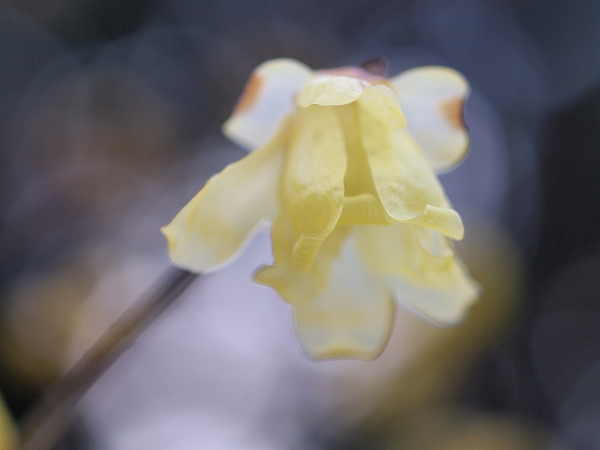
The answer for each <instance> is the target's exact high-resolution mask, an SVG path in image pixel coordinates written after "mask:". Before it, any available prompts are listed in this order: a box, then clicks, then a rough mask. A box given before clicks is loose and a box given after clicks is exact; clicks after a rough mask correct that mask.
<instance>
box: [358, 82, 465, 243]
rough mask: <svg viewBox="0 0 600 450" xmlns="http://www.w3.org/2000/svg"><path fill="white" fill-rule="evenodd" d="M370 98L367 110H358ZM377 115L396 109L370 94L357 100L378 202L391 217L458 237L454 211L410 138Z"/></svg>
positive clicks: (459, 229)
mask: <svg viewBox="0 0 600 450" xmlns="http://www.w3.org/2000/svg"><path fill="white" fill-rule="evenodd" d="M367 99H368V102H369V103H372V104H373V106H371V109H367V108H364V107H362V103H363V102H366V101H367ZM375 105H379V108H378V110H379V114H380V115H381V114H384V113H385V111H389V114H394V111H395V108H393V107H392V106H390V105H389V104H388V103H387V102H386V101H384V100H382V99H381V98H379V97H377V96H374V95H373V96H370V95H369V93H368V92H365V95H364V96H363V97H361V99H360V101H359V102H358V115H359V123H360V133H361V138H362V143H363V147H364V149H365V152H366V155H367V159H368V161H369V167H370V169H371V175H372V177H373V183H374V185H375V189H376V191H377V194H378V196H379V199H380V200H381V203H382V205H383V207H384V209H385V211H386V212H387V214H389V215H390V216H391V217H392V218H393V219H395V220H397V221H400V222H414V223H418V224H419V225H421V226H423V227H427V228H431V229H433V230H435V231H438V232H440V233H442V234H445V235H447V236H449V237H452V238H453V239H462V236H463V233H464V230H463V226H462V221H461V219H460V216H459V215H458V214H457V213H456V212H455V211H453V210H452V208H451V207H450V203H449V202H448V199H447V198H446V194H445V193H444V189H443V188H442V186H441V184H440V182H439V180H438V178H437V176H436V174H435V173H434V172H433V170H432V168H431V166H430V164H429V162H428V161H427V160H426V159H425V157H424V155H423V153H422V152H421V150H420V149H419V147H418V146H417V145H416V144H415V142H414V140H413V139H412V138H411V136H410V135H409V134H408V133H407V132H406V131H405V130H404V129H398V127H394V126H391V123H393V122H388V123H386V122H385V121H383V120H381V119H380V118H379V117H376V116H375V115H374V114H373V113H371V110H373V109H376V108H375Z"/></svg>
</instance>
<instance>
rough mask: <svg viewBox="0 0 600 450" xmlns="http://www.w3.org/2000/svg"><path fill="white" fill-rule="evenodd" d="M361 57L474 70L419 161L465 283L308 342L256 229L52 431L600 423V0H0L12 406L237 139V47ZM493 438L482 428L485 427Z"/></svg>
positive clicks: (260, 56)
mask: <svg viewBox="0 0 600 450" xmlns="http://www.w3.org/2000/svg"><path fill="white" fill-rule="evenodd" d="M281 56H287V57H292V58H296V59H299V60H301V61H303V62H304V63H306V64H308V65H309V66H311V67H313V68H315V69H317V68H327V67H335V66H341V65H359V64H360V63H361V62H362V61H364V60H366V59H368V58H372V57H377V56H382V57H383V58H384V59H385V60H386V62H387V65H388V71H389V73H388V75H394V74H396V73H398V72H400V71H402V70H404V69H406V68H409V67H413V66H417V65H424V64H443V65H448V66H451V67H453V68H455V69H457V70H459V71H461V72H462V73H463V74H464V75H465V76H466V78H467V79H468V80H469V82H470V83H471V86H472V95H471V97H470V99H469V101H468V103H467V108H466V112H465V118H466V122H467V125H468V126H469V128H470V131H471V136H472V149H471V153H470V155H469V156H468V158H467V159H466V160H465V162H463V163H462V164H461V166H460V167H459V168H458V169H457V170H455V171H454V172H451V173H448V174H444V175H442V177H441V179H442V182H443V183H444V185H445V187H446V190H447V192H448V195H449V198H450V199H451V201H452V202H453V204H454V206H455V208H456V209H457V210H458V211H459V213H460V214H461V215H462V216H463V217H464V219H465V224H466V227H467V231H466V232H467V239H466V240H465V242H464V243H461V245H460V246H458V250H459V252H461V254H462V256H463V258H464V260H465V261H466V264H467V265H468V266H469V267H470V268H471V270H472V272H473V274H474V276H475V278H477V279H478V281H480V283H481V284H482V285H483V287H484V290H485V296H484V298H483V299H482V301H481V302H480V305H478V306H476V307H475V308H474V310H473V313H472V315H471V316H470V318H469V319H467V321H466V322H465V324H464V325H463V326H461V327H459V328H458V329H455V330H440V329H435V328H434V327H431V326H430V325H428V324H423V323H421V322H420V319H418V318H414V317H413V316H411V315H410V313H407V312H405V311H400V312H399V317H398V318H397V321H398V323H397V325H396V330H395V331H394V335H393V338H392V343H391V344H390V347H389V348H388V349H387V350H386V351H385V352H384V355H382V357H381V358H380V360H378V361H377V362H376V363H373V364H372V365H368V364H364V363H353V362H349V361H338V362H332V363H314V362H311V361H309V360H307V359H306V358H305V357H304V356H303V355H302V354H301V351H300V349H299V346H298V345H297V344H296V342H295V341H294V337H293V325H292V324H291V321H290V319H289V311H288V309H287V307H286V305H285V304H284V303H283V302H281V301H279V300H278V299H277V298H276V296H275V295H274V294H272V293H271V292H270V291H268V290H266V289H265V288H261V287H257V286H255V285H253V284H252V283H251V281H250V280H251V277H250V275H251V272H252V270H253V268H255V267H256V266H257V265H259V264H260V263H264V262H268V261H269V257H270V256H269V248H268V247H269V244H268V236H267V235H266V234H264V233H263V234H262V235H260V236H259V237H258V238H257V240H256V241H255V242H253V243H252V244H251V245H250V247H249V249H248V251H247V252H246V254H245V255H244V256H243V257H242V259H241V260H239V261H238V262H236V263H235V264H234V265H232V266H230V267H228V268H227V269H225V270H224V271H223V272H220V273H218V274H215V275H210V276H207V277H205V278H202V279H201V280H200V281H199V282H198V283H196V285H195V286H194V287H193V289H190V291H189V292H188V293H186V295H185V296H183V297H182V298H181V299H180V301H179V302H178V303H177V304H176V305H174V306H173V307H172V308H170V309H169V311H167V313H165V314H164V315H163V317H161V318H160V319H159V320H158V321H157V322H156V323H155V324H154V325H153V326H152V327H151V328H150V329H149V330H148V331H147V332H146V333H145V334H144V336H142V337H141V338H140V339H139V340H138V342H137V343H136V345H135V346H134V347H133V348H132V349H131V350H129V351H128V352H127V353H126V354H125V355H123V357H122V358H120V359H119V361H117V363H116V364H115V365H114V367H112V368H111V370H110V371H109V372H108V373H107V374H106V375H105V376H104V377H103V378H102V379H101V380H100V381H99V382H98V383H97V385H96V386H94V388H93V389H92V390H91V391H90V393H89V394H88V396H86V398H85V399H84V400H83V402H82V404H81V405H80V409H79V414H78V417H79V419H78V420H77V422H76V423H75V424H74V425H73V427H72V429H70V430H69V431H68V432H67V433H66V434H65V437H64V439H63V440H62V441H61V443H59V444H58V447H57V448H65V449H67V448H69V449H71V448H72V449H111V450H112V449H137V448H139V449H153V448H156V449H163V448H164V449H167V448H176V449H186V448H190V449H192V448H207V449H230V448H231V449H254V448H256V449H259V448H260V449H270V448H274V449H288V448H289V449H363V448H370V449H379V448H381V449H395V448H403V449H413V448H414V449H421V448H423V449H426V448H439V449H455V448H456V449H459V448H462V449H466V448H498V449H503V448H507V449H508V448H511V449H512V448H524V449H529V448H553V449H571V448H573V449H596V448H600V327H599V326H598V323H599V322H600V252H599V251H600V246H599V245H600V232H599V230H600V2H597V1H594V0H581V1H574V2H565V1H560V0H545V1H541V0H371V1H358V0H347V1H345V2H327V1H323V0H303V1H299V0H287V1H285V2H278V1H273V0H256V1H244V0H222V1H200V0H119V1H117V0H2V1H0V392H1V393H2V395H3V397H4V398H5V400H6V402H7V404H8V406H9V408H10V409H11V411H12V413H13V414H14V416H15V417H16V418H17V419H18V418H20V417H22V416H23V414H25V413H26V411H27V410H28V409H29V408H31V406H32V405H33V404H35V402H36V401H37V399H38V398H39V394H40V392H42V391H43V389H44V387H45V386H48V385H49V384H50V383H52V381H53V380H55V379H56V378H57V377H58V376H60V374H61V373H63V372H64V371H65V370H66V369H67V368H68V367H69V366H70V365H71V364H72V363H73V362H74V361H76V360H77V358H78V357H79V356H80V355H81V353H82V352H83V351H84V350H85V349H86V348H87V347H89V345H90V344H91V343H92V342H93V341H94V340H95V339H96V338H97V337H98V336H99V335H100V334H101V332H102V331H103V330H104V329H105V328H106V327H107V326H108V325H109V324H110V323H111V322H112V321H113V320H114V319H115V318H116V317H118V315H119V314H120V313H121V312H122V311H123V310H124V309H125V308H126V307H127V306H128V305H130V304H131V303H132V302H133V301H134V300H135V299H136V298H137V297H138V296H139V294H141V293H142V292H143V291H144V290H145V289H146V288H147V287H148V286H150V285H151V284H152V282H153V281H154V280H155V279H156V277H157V276H158V275H159V274H160V273H161V272H162V270H164V269H165V268H166V267H167V266H168V264H169V263H168V260H167V256H166V248H165V244H164V241H163V238H162V236H161V235H160V233H159V227H160V226H161V225H164V224H166V223H168V222H169V221H170V219H171V218H172V217H173V216H174V214H175V213H176V212H177V211H178V210H179V209H180V208H181V207H182V206H183V205H184V204H185V203H186V201H187V200H189V199H190V198H191V196H192V195H193V194H194V193H195V192H197V191H198V190H199V189H200V188H201V187H202V185H203V184H204V182H205V181H206V180H207V179H208V177H210V176H211V175H212V174H214V173H216V172H218V171H219V170H221V169H222V168H223V167H224V166H225V165H226V164H228V163H230V162H232V161H235V160H237V159H239V158H240V157H242V156H243V155H244V154H245V151H244V150H243V149H241V148H238V147H236V146H235V145H234V144H231V143H229V142H227V141H226V139H225V138H223V137H222V136H221V134H220V131H219V129H220V126H221V124H222V123H223V122H224V120H225V119H226V118H227V117H228V115H229V113H230V111H231V110H232V108H233V105H234V104H235V102H236V100H237V98H238V96H239V95H240V93H241V91H242V89H243V86H244V83H245V82H246V80H247V78H248V76H249V74H250V72H251V71H252V69H253V68H254V67H256V66H257V65H258V64H259V63H261V62H263V61H264V60H266V59H270V58H275V57H281ZM494 445H496V446H494Z"/></svg>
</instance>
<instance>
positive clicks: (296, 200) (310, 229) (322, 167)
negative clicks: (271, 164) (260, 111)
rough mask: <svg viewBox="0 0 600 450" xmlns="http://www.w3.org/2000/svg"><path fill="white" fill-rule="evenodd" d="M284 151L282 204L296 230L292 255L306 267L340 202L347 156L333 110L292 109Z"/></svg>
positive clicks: (338, 211)
mask: <svg viewBox="0 0 600 450" xmlns="http://www.w3.org/2000/svg"><path fill="white" fill-rule="evenodd" d="M287 151H288V153H287V157H286V163H285V171H284V176H283V179H282V181H283V185H282V190H283V203H284V204H285V205H286V208H288V211H289V216H290V220H291V223H292V226H293V227H294V230H295V231H296V233H297V234H298V235H299V237H298V240H297V242H296V244H295V246H294V249H293V256H294V260H295V261H296V263H297V264H298V266H299V267H300V268H302V269H303V270H308V269H309V268H310V267H311V266H312V263H313V260H314V257H315V256H316V253H317V251H318V250H319V247H320V245H321V243H322V242H323V240H325V238H326V237H327V236H328V235H329V233H331V231H332V230H333V228H334V227H335V224H336V223H337V221H338V219H339V217H340V214H341V212H342V207H343V204H344V175H345V173H346V166H347V159H346V153H345V150H344V135H343V132H342V126H341V123H340V120H339V117H338V115H337V114H336V112H335V109H333V108H327V107H322V106H316V105H314V106H310V107H308V108H306V109H302V110H299V111H297V112H296V113H295V114H294V116H293V131H292V133H291V136H290V143H289V146H288V150H287Z"/></svg>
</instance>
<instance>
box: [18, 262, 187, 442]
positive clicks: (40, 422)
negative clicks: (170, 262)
mask: <svg viewBox="0 0 600 450" xmlns="http://www.w3.org/2000/svg"><path fill="white" fill-rule="evenodd" d="M197 277H198V275H197V274H194V273H191V272H187V271H185V270H181V269H176V268H170V269H168V270H167V271H166V272H165V273H164V274H163V275H162V276H161V277H160V278H159V279H158V281H157V282H156V283H155V284H154V285H153V286H152V287H151V288H150V289H149V290H148V291H147V292H146V294H144V295H143V296H142V298H141V299H140V300H139V301H138V302H136V303H135V304H134V305H133V306H132V307H131V308H130V309H129V310H127V311H126V312H125V313H124V314H123V315H122V316H121V317H120V318H119V319H118V320H117V321H116V322H115V323H114V324H113V325H112V326H111V327H110V328H109V329H108V330H107V331H106V332H105V333H104V335H103V336H102V337H101V338H100V339H99V340H98V341H97V342H96V343H95V344H94V345H93V346H92V348H90V349H89V350H88V351H87V352H86V353H85V354H84V355H83V357H82V358H81V359H80V360H79V361H78V362H77V364H75V366H74V367H73V368H72V369H71V370H69V371H68V372H67V373H66V374H65V375H64V376H63V377H62V378H61V379H60V380H58V381H57V382H56V384H54V385H53V386H51V387H50V388H49V389H48V391H47V392H46V393H45V394H44V396H43V398H42V400H41V402H40V403H39V404H38V405H36V406H35V407H34V408H33V410H32V411H31V412H30V413H29V414H28V416H27V417H26V418H25V420H24V421H23V423H22V427H21V437H22V441H21V442H22V444H21V450H50V449H51V448H52V447H53V446H54V444H55V443H56V442H57V441H58V439H60V437H61V436H62V435H63V433H64V432H65V430H66V429H67V427H68V426H69V424H70V423H71V421H72V419H73V416H74V411H75V407H76V405H77V403H78V402H79V400H80V399H81V397H82V396H83V395H84V394H85V393H86V391H87V390H88V389H89V388H90V386H92V384H94V382H95V381H96V380H97V379H98V378H99V377H100V375H102V374H103V373H104V371H105V370H106V369H107V368H108V367H110V365H111V364H112V363H113V362H114V361H115V360H116V359H117V358H118V357H119V356H120V355H121V354H122V353H123V352H124V351H125V350H126V349H127V348H129V347H130V346H131V345H132V343H133V342H134V340H135V339H136V338H137V337H138V336H139V335H140V334H141V333H142V331H143V330H144V329H145V328H146V327H147V326H148V325H149V324H150V323H151V322H152V321H153V320H154V319H155V318H156V317H158V316H159V315H160V313H161V312H162V311H164V310H165V309H166V308H167V307H168V306H169V305H170V304H172V303H173V301H174V300H175V299H176V298H177V297H178V296H179V295H180V294H181V293H182V292H183V291H184V290H185V289H186V288H187V287H188V286H189V285H190V284H191V283H192V282H193V281H194V280H195V279H196V278H197Z"/></svg>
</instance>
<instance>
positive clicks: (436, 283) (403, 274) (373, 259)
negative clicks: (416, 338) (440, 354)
mask: <svg viewBox="0 0 600 450" xmlns="http://www.w3.org/2000/svg"><path fill="white" fill-rule="evenodd" d="M421 230H422V229H420V227H418V226H415V225H412V224H403V223H397V224H395V225H390V226H387V227H381V226H363V227H360V228H359V229H358V233H357V242H358V248H359V251H360V254H361V256H362V257H363V259H364V261H365V264H367V266H368V267H369V268H370V269H371V270H373V271H375V272H377V273H379V274H381V275H382V276H385V277H387V278H388V279H389V280H390V281H391V283H393V285H394V286H395V289H396V293H397V294H398V296H399V297H400V298H401V299H402V300H403V301H405V302H406V303H407V304H408V305H410V306H411V307H413V308H415V309H416V310H418V311H420V312H421V313H423V314H424V315H425V316H427V317H429V318H430V319H432V320H433V321H435V322H438V323H440V324H444V325H451V324H456V323H457V322H459V321H460V320H461V319H462V317H463V315H464V313H465V311H466V309H467V308H468V307H469V306H470V305H471V304H472V303H473V302H474V301H475V300H476V299H477V298H478V297H479V289H478V286H477V284H476V283H475V282H474V281H473V280H472V279H471V278H470V276H469V274H468V273H467V271H466V270H465V269H464V267H463V266H462V264H461V262H460V261H459V260H458V258H456V256H455V255H454V251H453V250H452V247H451V245H450V243H449V241H448V239H447V238H444V237H443V236H441V235H439V234H438V233H436V232H434V231H428V233H431V235H430V236H424V235H423V234H421Z"/></svg>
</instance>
